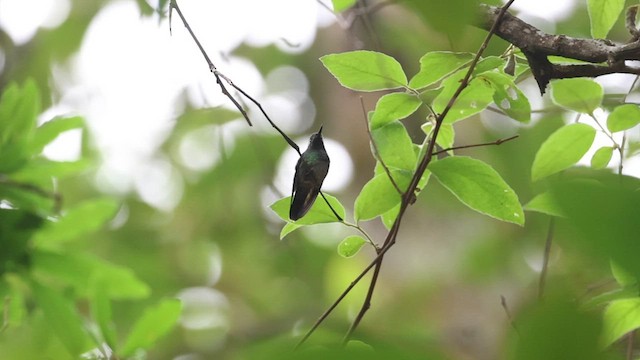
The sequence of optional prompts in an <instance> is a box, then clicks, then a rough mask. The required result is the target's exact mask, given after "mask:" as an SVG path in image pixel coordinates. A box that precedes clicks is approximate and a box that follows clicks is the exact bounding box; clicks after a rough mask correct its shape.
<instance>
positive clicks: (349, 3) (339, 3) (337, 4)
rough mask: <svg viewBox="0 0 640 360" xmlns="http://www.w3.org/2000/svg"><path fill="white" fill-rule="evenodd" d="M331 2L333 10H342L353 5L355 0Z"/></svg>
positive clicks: (335, 0)
mask: <svg viewBox="0 0 640 360" xmlns="http://www.w3.org/2000/svg"><path fill="white" fill-rule="evenodd" d="M331 3H332V4H333V11H335V12H343V11H345V10H347V9H348V8H350V7H352V6H353V5H355V3H356V0H331Z"/></svg>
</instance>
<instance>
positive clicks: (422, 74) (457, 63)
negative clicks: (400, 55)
mask: <svg viewBox="0 0 640 360" xmlns="http://www.w3.org/2000/svg"><path fill="white" fill-rule="evenodd" d="M472 59H473V54H471V53H454V52H448V51H432V52H429V53H426V54H425V55H424V56H422V57H421V58H420V71H419V72H418V73H417V74H416V75H415V76H414V77H413V78H411V81H409V87H411V88H414V89H421V88H424V87H427V86H429V85H431V84H434V83H436V82H437V81H439V80H441V79H443V78H444V77H446V76H447V75H450V74H451V73H453V72H454V71H456V70H458V69H459V68H460V67H461V66H463V65H464V64H466V63H468V62H470V61H471V60H472Z"/></svg>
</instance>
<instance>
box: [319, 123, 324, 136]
mask: <svg viewBox="0 0 640 360" xmlns="http://www.w3.org/2000/svg"><path fill="white" fill-rule="evenodd" d="M323 126H324V125H321V126H320V130H318V134H320V135H322V127H323Z"/></svg>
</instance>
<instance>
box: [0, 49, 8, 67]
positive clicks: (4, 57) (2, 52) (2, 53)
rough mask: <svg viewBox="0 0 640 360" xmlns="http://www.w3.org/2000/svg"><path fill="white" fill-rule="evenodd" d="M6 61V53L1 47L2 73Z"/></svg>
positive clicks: (0, 65)
mask: <svg viewBox="0 0 640 360" xmlns="http://www.w3.org/2000/svg"><path fill="white" fill-rule="evenodd" d="M6 61H7V59H6V55H5V54H4V51H2V49H0V73H1V72H4V65H5V64H6Z"/></svg>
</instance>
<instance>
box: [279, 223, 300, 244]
mask: <svg viewBox="0 0 640 360" xmlns="http://www.w3.org/2000/svg"><path fill="white" fill-rule="evenodd" d="M303 226H304V225H300V224H296V223H291V222H288V223H286V224H284V226H283V227H282V230H280V240H282V239H284V237H285V236H287V235H289V234H291V233H292V232H294V231H296V230H298V229H300V228H301V227H303Z"/></svg>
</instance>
